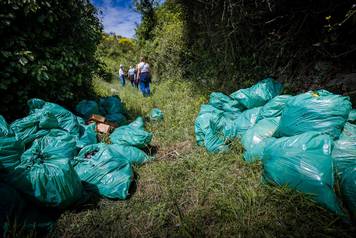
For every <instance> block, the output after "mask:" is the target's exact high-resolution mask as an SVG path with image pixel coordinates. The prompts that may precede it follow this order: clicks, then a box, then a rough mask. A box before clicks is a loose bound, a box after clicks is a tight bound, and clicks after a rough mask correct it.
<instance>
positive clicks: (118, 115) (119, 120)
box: [106, 112, 127, 126]
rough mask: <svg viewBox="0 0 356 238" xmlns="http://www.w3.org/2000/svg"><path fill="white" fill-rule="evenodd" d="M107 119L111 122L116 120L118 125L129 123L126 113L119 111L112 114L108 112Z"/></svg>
mask: <svg viewBox="0 0 356 238" xmlns="http://www.w3.org/2000/svg"><path fill="white" fill-rule="evenodd" d="M106 120H107V121H109V122H114V123H116V124H117V125H118V126H122V125H126V124H127V119H126V117H125V115H124V114H122V113H120V112H118V113H112V114H107V115H106Z"/></svg>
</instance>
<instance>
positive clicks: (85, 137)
mask: <svg viewBox="0 0 356 238" xmlns="http://www.w3.org/2000/svg"><path fill="white" fill-rule="evenodd" d="M77 119H78V123H79V128H80V129H79V136H76V140H77V147H78V148H83V147H85V146H87V145H92V144H96V143H98V139H97V137H96V124H95V123H91V124H89V125H86V124H85V121H84V120H83V119H82V118H80V117H78V118H77Z"/></svg>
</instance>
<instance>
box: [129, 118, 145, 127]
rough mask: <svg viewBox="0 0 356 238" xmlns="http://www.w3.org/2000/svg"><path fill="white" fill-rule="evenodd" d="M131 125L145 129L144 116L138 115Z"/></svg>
mask: <svg viewBox="0 0 356 238" xmlns="http://www.w3.org/2000/svg"><path fill="white" fill-rule="evenodd" d="M130 126H131V127H134V128H137V129H142V130H144V129H145V121H144V120H143V118H142V117H140V116H139V117H137V118H136V119H135V120H134V121H133V122H131V123H130Z"/></svg>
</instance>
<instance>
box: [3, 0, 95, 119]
mask: <svg viewBox="0 0 356 238" xmlns="http://www.w3.org/2000/svg"><path fill="white" fill-rule="evenodd" d="M100 32H101V24H100V22H99V20H98V18H97V17H96V9H95V8H94V7H93V6H92V5H91V3H90V2H89V1H88V0H69V1H60V0H43V1H36V0H7V1H1V2H0V64H1V65H2V70H1V72H0V78H1V81H0V94H1V95H2V100H1V104H0V114H3V115H4V116H5V117H7V118H10V119H13V118H16V117H19V116H21V115H23V114H24V110H25V109H24V108H25V106H26V100H27V99H29V98H32V97H40V98H43V99H45V100H50V101H55V102H59V103H61V104H64V105H69V104H71V105H72V104H74V103H72V102H73V101H74V102H75V101H78V100H79V99H81V98H83V97H85V95H87V94H88V93H90V91H91V76H92V73H93V72H95V71H96V70H97V68H98V66H99V65H98V61H97V60H96V58H95V50H96V44H97V43H98V41H99V39H100V34H101V33H100Z"/></svg>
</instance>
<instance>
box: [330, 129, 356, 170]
mask: <svg viewBox="0 0 356 238" xmlns="http://www.w3.org/2000/svg"><path fill="white" fill-rule="evenodd" d="M332 157H333V159H334V163H335V168H336V171H337V173H338V174H339V175H341V174H342V173H343V172H344V170H346V169H348V168H356V125H354V124H351V123H348V122H347V123H346V124H345V126H344V129H343V131H342V133H341V135H340V138H339V139H338V140H337V141H335V143H334V148H333V151H332Z"/></svg>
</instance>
